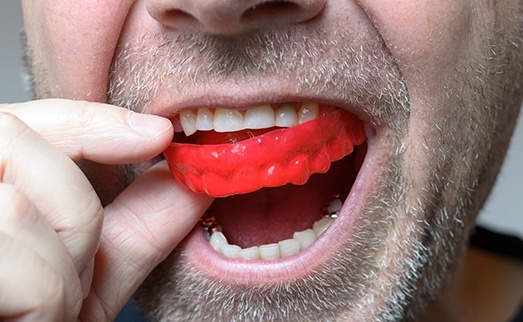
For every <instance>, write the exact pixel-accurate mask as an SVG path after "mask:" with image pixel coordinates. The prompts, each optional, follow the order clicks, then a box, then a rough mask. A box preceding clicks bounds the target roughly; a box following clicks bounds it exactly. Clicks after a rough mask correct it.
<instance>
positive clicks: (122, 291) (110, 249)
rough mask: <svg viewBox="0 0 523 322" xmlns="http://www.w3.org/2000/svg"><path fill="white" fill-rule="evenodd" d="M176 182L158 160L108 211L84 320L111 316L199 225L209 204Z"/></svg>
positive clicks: (165, 166) (200, 195) (163, 163)
mask: <svg viewBox="0 0 523 322" xmlns="http://www.w3.org/2000/svg"><path fill="white" fill-rule="evenodd" d="M211 202H212V199H211V198H210V197H208V196H207V195H203V194H196V193H194V192H191V191H189V190H187V189H186V188H185V187H182V186H180V185H179V184H178V183H177V182H176V181H175V180H173V177H172V174H171V173H170V171H169V169H168V167H167V164H166V162H160V163H159V164H157V165H155V166H154V167H152V168H151V169H149V170H148V171H146V172H145V173H144V174H143V175H142V176H141V177H140V178H138V179H137V180H136V181H135V182H134V183H133V184H131V186H129V187H128V188H127V189H126V190H125V191H124V192H123V193H122V194H120V195H119V196H118V198H117V199H115V201H114V202H113V203H112V204H111V205H109V206H108V207H107V208H106V209H105V212H106V217H105V221H104V229H103V233H102V238H101V244H100V250H99V252H98V254H97V255H96V259H95V273H94V278H93V284H92V287H91V292H90V294H89V296H88V298H87V299H86V301H85V302H84V306H83V307H82V313H81V315H80V319H81V320H97V321H99V320H105V319H109V320H113V319H114V318H115V317H116V315H117V314H118V313H119V312H120V310H121V309H122V308H123V306H124V305H125V303H126V302H127V300H128V299H129V298H130V297H131V295H132V294H133V293H134V292H135V291H136V289H137V288H138V286H139V285H140V284H141V283H142V282H143V281H144V280H145V278H146V277H147V275H148V274H149V273H150V272H151V271H152V270H153V269H154V267H156V265H158V264H159V263H160V262H161V261H162V260H164V259H165V258H166V257H167V255H169V253H170V252H171V251H172V250H173V249H174V248H175V247H176V246H177V245H178V244H179V243H180V242H181V241H182V239H183V238H184V237H185V236H186V235H187V234H188V233H189V232H190V231H191V230H192V228H193V227H194V226H195V225H196V224H197V223H198V220H199V218H200V217H201V216H202V215H203V213H204V212H205V210H206V209H207V208H208V207H209V205H210V204H211Z"/></svg>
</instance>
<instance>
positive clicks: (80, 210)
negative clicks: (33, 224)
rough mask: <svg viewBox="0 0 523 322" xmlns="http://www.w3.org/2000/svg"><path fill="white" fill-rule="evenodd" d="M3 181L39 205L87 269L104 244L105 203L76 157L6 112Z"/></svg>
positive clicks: (0, 143) (1, 127)
mask: <svg viewBox="0 0 523 322" xmlns="http://www.w3.org/2000/svg"><path fill="white" fill-rule="evenodd" d="M0 180H1V181H2V182H4V183H8V184H11V185H14V186H16V187H17V188H18V189H19V190H20V191H22V192H23V193H24V194H25V195H26V196H27V197H28V198H29V199H30V200H31V201H32V202H33V203H34V205H35V206H36V208H37V209H39V211H40V212H41V213H42V215H43V216H45V218H46V220H47V221H48V222H49V224H50V225H51V227H53V228H54V230H55V231H56V232H58V234H59V236H60V238H61V239H62V241H63V243H64V244H65V246H66V248H67V250H68V251H69V253H70V254H71V257H72V259H73V263H74V264H75V267H76V269H77V271H78V272H80V271H82V270H83V269H84V267H85V266H86V265H87V263H88V262H89V261H90V260H91V259H92V258H93V257H94V254H95V252H96V249H97V247H98V241H99V236H100V233H101V225H102V220H103V218H102V212H103V209H102V207H101V205H100V201H99V199H98V197H97V195H96V193H95V192H94V190H93V189H92V187H91V185H90V184H89V182H88V181H87V179H86V178H85V176H84V175H83V173H82V172H81V171H80V169H79V168H78V167H77V166H76V165H75V164H74V162H73V161H71V159H69V158H68V157H67V156H66V155H65V154H63V153H62V152H61V151H59V150H58V149H57V148H56V147H54V146H52V145H51V144H50V143H48V142H47V141H46V140H44V139H43V138H42V137H40V136H39V135H38V134H37V133H35V132H34V131H32V130H31V129H30V128H28V127H27V126H26V125H25V124H24V123H23V122H21V121H20V120H18V119H17V118H16V117H15V116H13V115H11V114H6V113H0Z"/></svg>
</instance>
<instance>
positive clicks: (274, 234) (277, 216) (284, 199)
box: [209, 155, 358, 248]
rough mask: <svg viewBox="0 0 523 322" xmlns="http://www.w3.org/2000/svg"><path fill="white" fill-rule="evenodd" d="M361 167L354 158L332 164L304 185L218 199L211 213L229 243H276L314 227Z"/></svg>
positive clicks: (352, 180) (256, 244)
mask: <svg viewBox="0 0 523 322" xmlns="http://www.w3.org/2000/svg"><path fill="white" fill-rule="evenodd" d="M357 167H358V165H357V164H355V162H354V155H350V156H347V157H345V158H344V159H343V160H341V161H338V162H335V163H333V164H332V167H331V169H330V170H329V171H328V172H327V173H326V174H316V175H313V176H311V178H310V179H309V180H308V181H307V183H306V184H305V185H301V186H296V185H286V186H283V187H278V188H265V189H261V190H258V191H256V192H253V193H249V194H244V195H236V196H232V197H228V198H220V199H216V200H215V201H214V203H213V205H212V206H211V208H210V210H209V211H210V214H212V215H214V217H215V218H216V221H217V222H218V223H219V224H220V225H221V227H222V231H223V233H224V234H225V236H226V237H227V239H228V242H229V244H235V245H239V246H240V247H242V248H247V247H251V246H259V245H263V244H271V243H277V242H278V241H281V240H284V239H288V238H292V236H293V233H294V232H296V231H302V230H305V229H308V228H311V227H312V224H313V223H314V222H315V221H317V220H319V219H320V218H321V216H322V213H321V208H322V207H323V206H324V205H325V203H326V202H327V201H328V200H329V199H330V198H331V197H333V196H334V195H336V194H340V193H341V194H343V193H348V191H349V190H350V188H351V185H352V183H353V182H354V179H355V177H356V173H357Z"/></svg>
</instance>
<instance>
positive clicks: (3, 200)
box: [0, 183, 34, 227]
mask: <svg viewBox="0 0 523 322" xmlns="http://www.w3.org/2000/svg"><path fill="white" fill-rule="evenodd" d="M33 211H34V206H33V204H32V202H31V201H30V200H29V198H28V197H27V196H26V195H25V194H24V193H23V192H22V191H20V190H19V189H18V188H17V187H15V186H13V185H9V184H6V183H0V213H1V214H2V215H1V216H0V222H2V225H1V226H2V227H6V225H7V224H8V223H9V222H11V223H13V222H24V221H26V220H30V219H31V218H32V217H33V216H31V215H32V212H33Z"/></svg>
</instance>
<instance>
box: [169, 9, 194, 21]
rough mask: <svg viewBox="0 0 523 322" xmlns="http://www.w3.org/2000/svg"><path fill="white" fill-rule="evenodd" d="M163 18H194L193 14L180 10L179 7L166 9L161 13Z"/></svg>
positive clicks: (179, 19) (185, 19) (184, 19)
mask: <svg viewBox="0 0 523 322" xmlns="http://www.w3.org/2000/svg"><path fill="white" fill-rule="evenodd" d="M163 18H164V19H165V20H166V21H169V20H177V21H181V20H182V21H187V20H196V19H195V18H194V16H193V15H191V14H190V13H188V12H186V11H184V10H181V9H169V10H166V11H165V12H164V14H163Z"/></svg>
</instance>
